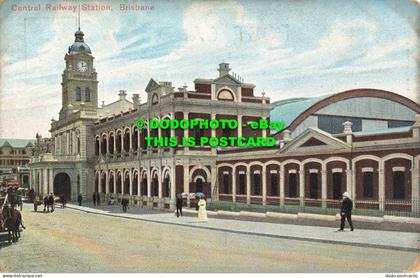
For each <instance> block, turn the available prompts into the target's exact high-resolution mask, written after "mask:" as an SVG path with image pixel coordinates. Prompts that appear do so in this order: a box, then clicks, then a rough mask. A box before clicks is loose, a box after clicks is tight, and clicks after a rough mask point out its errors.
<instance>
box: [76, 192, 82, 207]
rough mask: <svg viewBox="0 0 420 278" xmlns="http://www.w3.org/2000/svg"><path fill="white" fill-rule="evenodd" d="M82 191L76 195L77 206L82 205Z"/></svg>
mask: <svg viewBox="0 0 420 278" xmlns="http://www.w3.org/2000/svg"><path fill="white" fill-rule="evenodd" d="M82 199H83V197H82V193H79V195H78V196H77V202H78V203H79V206H82Z"/></svg>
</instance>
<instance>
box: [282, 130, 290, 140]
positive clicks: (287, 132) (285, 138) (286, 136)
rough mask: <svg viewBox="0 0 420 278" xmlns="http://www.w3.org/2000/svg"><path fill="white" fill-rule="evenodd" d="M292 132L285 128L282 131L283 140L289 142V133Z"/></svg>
mask: <svg viewBox="0 0 420 278" xmlns="http://www.w3.org/2000/svg"><path fill="white" fill-rule="evenodd" d="M291 133H292V132H291V131H290V130H288V129H286V130H285V131H283V140H284V141H285V142H289V141H290V139H291V138H290V134H291Z"/></svg>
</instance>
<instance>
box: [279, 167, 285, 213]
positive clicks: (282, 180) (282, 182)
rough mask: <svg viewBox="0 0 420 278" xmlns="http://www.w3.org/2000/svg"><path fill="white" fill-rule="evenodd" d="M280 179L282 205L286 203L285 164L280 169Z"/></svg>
mask: <svg viewBox="0 0 420 278" xmlns="http://www.w3.org/2000/svg"><path fill="white" fill-rule="evenodd" d="M279 181H280V205H281V206H283V205H284V195H285V194H284V166H283V164H281V165H280V170H279Z"/></svg>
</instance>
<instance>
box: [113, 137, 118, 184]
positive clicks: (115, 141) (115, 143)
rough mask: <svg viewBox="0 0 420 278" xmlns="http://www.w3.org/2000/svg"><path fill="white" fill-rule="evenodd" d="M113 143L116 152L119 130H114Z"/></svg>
mask: <svg viewBox="0 0 420 278" xmlns="http://www.w3.org/2000/svg"><path fill="white" fill-rule="evenodd" d="M113 144H114V154H116V153H117V131H116V130H114V142H113ZM114 192H115V191H114Z"/></svg>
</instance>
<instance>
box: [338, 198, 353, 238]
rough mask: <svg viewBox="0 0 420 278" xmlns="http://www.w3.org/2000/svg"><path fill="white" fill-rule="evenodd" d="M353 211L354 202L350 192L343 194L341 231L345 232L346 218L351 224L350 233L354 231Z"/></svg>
mask: <svg viewBox="0 0 420 278" xmlns="http://www.w3.org/2000/svg"><path fill="white" fill-rule="evenodd" d="M352 209H353V202H352V200H351V199H350V195H349V193H348V192H344V193H343V202H342V203H341V211H340V216H341V226H340V230H339V231H344V225H345V222H346V218H347V222H349V225H350V231H353V230H354V229H353V222H352V221H351V210H352Z"/></svg>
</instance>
